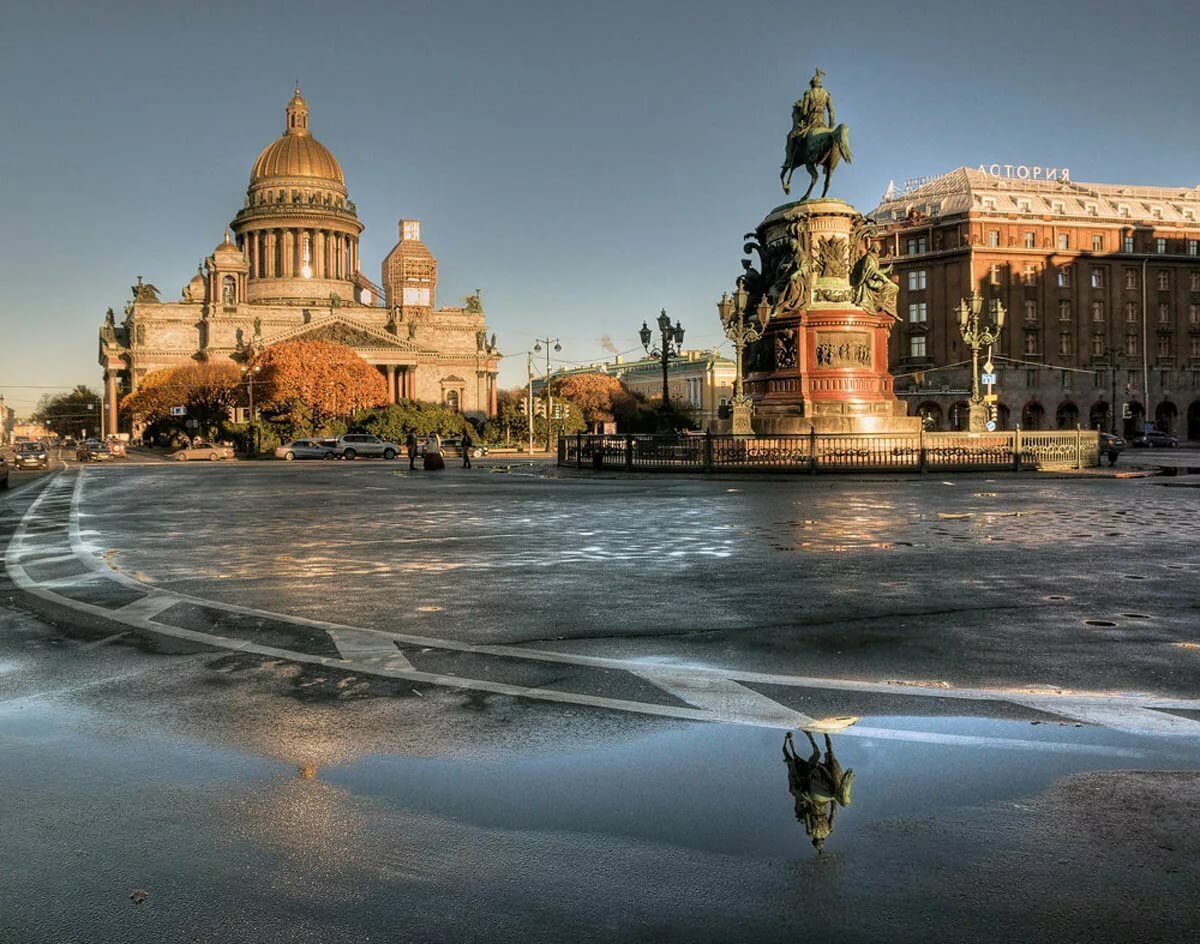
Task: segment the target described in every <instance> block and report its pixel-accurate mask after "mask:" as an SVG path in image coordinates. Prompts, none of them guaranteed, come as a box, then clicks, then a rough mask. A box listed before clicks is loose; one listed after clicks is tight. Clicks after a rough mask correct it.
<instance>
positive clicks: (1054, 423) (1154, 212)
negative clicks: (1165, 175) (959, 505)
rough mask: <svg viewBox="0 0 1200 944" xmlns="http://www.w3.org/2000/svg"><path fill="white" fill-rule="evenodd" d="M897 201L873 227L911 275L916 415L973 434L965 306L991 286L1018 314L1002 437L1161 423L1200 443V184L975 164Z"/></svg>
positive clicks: (908, 309) (898, 370)
mask: <svg viewBox="0 0 1200 944" xmlns="http://www.w3.org/2000/svg"><path fill="white" fill-rule="evenodd" d="M993 166H996V165H993ZM1019 169H1020V170H1024V171H1025V172H1026V173H1029V169H1028V168H1019ZM885 196H886V199H884V201H883V202H882V203H881V204H880V205H879V206H878V207H877V208H876V209H875V210H874V212H873V213H872V214H871V217H872V218H873V219H874V220H875V221H876V222H877V223H878V224H879V226H880V244H881V256H882V259H881V261H882V262H883V263H884V264H890V265H892V267H893V275H894V276H898V277H899V285H900V293H899V299H898V302H899V304H898V308H897V311H898V314H899V316H900V320H901V323H900V324H899V325H897V327H896V330H894V331H893V332H892V337H891V352H890V354H891V358H890V359H891V364H892V370H893V373H894V374H895V375H896V393H897V394H898V395H899V396H900V397H901V398H906V399H908V400H909V403H910V407H909V413H910V415H911V414H916V413H918V412H920V413H921V414H923V415H925V416H927V417H929V422H930V423H931V425H932V426H933V427H934V428H938V429H962V428H965V427H966V423H967V403H966V401H967V397H968V395H969V393H970V388H971V378H970V369H969V363H970V356H971V354H970V350H969V349H968V348H967V347H966V346H965V345H964V344H963V342H962V339H961V336H960V334H959V329H958V322H957V313H956V308H957V306H958V303H959V301H960V299H962V298H963V297H965V296H966V295H969V294H970V293H971V292H972V291H977V292H979V293H980V294H981V295H983V296H984V297H985V298H987V299H992V298H998V299H1000V300H1001V302H1002V303H1003V304H1004V306H1005V307H1006V308H1007V310H1008V318H1007V322H1006V324H1005V327H1004V330H1003V334H1002V337H1001V339H1000V342H999V344H998V345H997V348H996V350H995V354H996V355H998V356H997V357H996V358H995V359H994V364H995V366H996V371H995V373H996V375H997V378H996V379H997V388H996V389H997V392H998V394H999V396H1000V400H999V419H1000V425H1001V426H1002V427H1008V428H1011V427H1012V426H1013V425H1015V424H1017V423H1020V424H1021V426H1022V428H1025V429H1054V428H1074V426H1075V425H1076V423H1078V424H1080V425H1082V426H1083V427H1085V428H1089V427H1096V426H1100V427H1102V428H1104V429H1106V430H1107V429H1108V428H1109V427H1110V426H1111V425H1115V426H1116V428H1117V430H1118V432H1121V431H1123V432H1124V433H1126V434H1132V433H1134V432H1137V431H1140V430H1141V427H1142V423H1143V421H1144V417H1146V416H1149V417H1150V418H1151V419H1152V420H1153V422H1154V424H1155V425H1156V426H1158V427H1159V428H1161V429H1163V430H1166V431H1168V432H1171V433H1172V434H1174V435H1179V436H1186V437H1187V438H1189V439H1200V188H1197V187H1193V188H1191V189H1188V188H1183V187H1133V186H1119V185H1113V184H1089V183H1078V182H1075V181H1070V180H1062V179H1058V180H1034V179H1018V178H1012V177H997V176H993V173H990V172H988V171H987V170H985V169H984V168H979V169H973V168H968V167H960V168H958V169H957V170H953V171H950V172H949V173H947V174H944V175H942V176H940V177H936V178H934V179H932V180H931V181H928V182H922V183H921V184H920V185H919V186H916V187H915V188H913V189H912V190H910V191H909V192H907V193H898V192H897V191H896V190H895V188H894V187H892V188H889V193H888V194H887V195H885ZM964 361H965V362H966V364H965V365H964ZM951 365H957V366H951ZM1147 389H1148V391H1149V398H1148V399H1147V396H1146V391H1147ZM1114 419H1115V424H1114Z"/></svg>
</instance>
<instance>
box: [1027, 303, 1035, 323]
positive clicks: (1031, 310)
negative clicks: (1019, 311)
mask: <svg viewBox="0 0 1200 944" xmlns="http://www.w3.org/2000/svg"><path fill="white" fill-rule="evenodd" d="M1025 320H1026V321H1037V302H1035V301H1027V302H1025Z"/></svg>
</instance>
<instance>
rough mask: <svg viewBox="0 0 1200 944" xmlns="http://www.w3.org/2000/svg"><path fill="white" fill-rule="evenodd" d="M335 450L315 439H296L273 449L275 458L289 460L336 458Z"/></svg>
mask: <svg viewBox="0 0 1200 944" xmlns="http://www.w3.org/2000/svg"><path fill="white" fill-rule="evenodd" d="M337 457H338V454H337V452H336V451H335V449H334V448H333V447H331V446H328V445H326V444H325V443H322V442H319V441H317V440H315V439H296V440H294V441H292V442H290V443H286V444H285V445H282V446H277V447H276V449H275V458H276V459H284V460H286V461H287V462H291V461H292V460H293V459H336V458H337Z"/></svg>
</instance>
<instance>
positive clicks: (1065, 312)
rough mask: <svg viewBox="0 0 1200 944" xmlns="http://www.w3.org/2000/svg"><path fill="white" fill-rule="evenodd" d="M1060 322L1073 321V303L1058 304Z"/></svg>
mask: <svg viewBox="0 0 1200 944" xmlns="http://www.w3.org/2000/svg"><path fill="white" fill-rule="evenodd" d="M1058 320H1059V321H1070V320H1071V303H1070V302H1068V301H1061V302H1059V303H1058Z"/></svg>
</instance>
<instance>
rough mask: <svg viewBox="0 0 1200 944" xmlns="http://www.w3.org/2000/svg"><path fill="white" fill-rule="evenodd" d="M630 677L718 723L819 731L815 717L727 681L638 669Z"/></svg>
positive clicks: (683, 673) (678, 672)
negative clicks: (736, 721)
mask: <svg viewBox="0 0 1200 944" xmlns="http://www.w3.org/2000/svg"><path fill="white" fill-rule="evenodd" d="M633 674H634V675H639V676H641V677H642V678H644V679H646V681H648V682H653V683H654V684H655V685H657V686H658V687H659V688H661V689H662V690H663V691H664V692H667V693H668V694H670V695H674V696H675V697H676V698H678V699H679V700H680V701H685V702H687V703H688V704H689V705H695V706H696V707H697V708H703V709H704V710H705V711H708V712H710V713H711V714H712V717H713V718H714V719H717V720H721V721H725V720H728V719H733V718H748V719H756V720H757V721H758V722H759V723H760V724H763V725H764V726H768V727H784V728H801V729H804V730H813V731H817V730H820V726H819V725H818V723H817V721H816V719H815V718H810V717H809V716H808V715H805V714H801V713H800V712H798V711H793V710H792V709H790V708H787V707H785V706H784V705H781V704H779V702H777V701H774V700H773V699H770V698H767V696H766V695H760V694H759V693H758V692H755V691H751V690H750V689H748V688H746V687H745V686H744V685H739V684H738V683H737V682H733V681H730V680H729V679H727V678H715V677H713V676H710V675H697V674H696V673H694V672H688V671H686V670H684V671H679V670H674V669H638V670H636V671H634V672H633Z"/></svg>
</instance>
